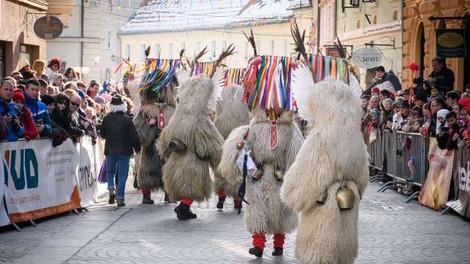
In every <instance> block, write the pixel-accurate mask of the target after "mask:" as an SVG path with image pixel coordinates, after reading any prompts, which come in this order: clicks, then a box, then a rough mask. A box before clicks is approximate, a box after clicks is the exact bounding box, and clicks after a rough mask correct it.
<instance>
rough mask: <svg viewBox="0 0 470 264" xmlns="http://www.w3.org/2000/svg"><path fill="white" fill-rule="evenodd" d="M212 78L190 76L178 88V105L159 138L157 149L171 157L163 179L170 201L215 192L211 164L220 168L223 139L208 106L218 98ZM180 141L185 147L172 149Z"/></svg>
mask: <svg viewBox="0 0 470 264" xmlns="http://www.w3.org/2000/svg"><path fill="white" fill-rule="evenodd" d="M214 89H215V87H214V83H213V80H211V79H209V78H206V77H199V76H198V77H191V78H190V79H189V80H188V81H185V82H184V83H182V84H181V86H180V87H179V88H178V101H179V102H178V104H177V105H176V111H175V113H174V115H173V117H172V118H171V120H170V122H169V123H168V126H167V127H166V128H165V129H164V130H163V132H162V133H161V135H160V137H159V138H158V140H157V144H156V146H157V150H158V152H159V153H161V154H162V155H164V156H168V159H167V160H166V162H165V165H163V182H165V191H166V192H167V193H168V195H169V198H170V201H172V202H175V201H178V200H180V199H181V198H189V199H192V200H195V201H197V202H200V201H203V200H207V199H209V198H210V197H211V195H212V179H211V177H210V174H209V167H211V168H212V169H213V170H214V169H216V168H217V166H218V164H219V161H220V156H221V154H222V145H223V138H222V135H220V133H219V131H218V130H217V128H216V127H215V126H214V124H213V123H212V121H211V120H210V118H209V115H208V112H209V109H208V106H209V105H214V108H215V101H216V98H213V92H214ZM172 140H178V141H180V142H181V143H183V144H184V145H185V146H186V150H185V151H182V152H175V151H174V152H170V150H169V144H170V142H171V141H172Z"/></svg>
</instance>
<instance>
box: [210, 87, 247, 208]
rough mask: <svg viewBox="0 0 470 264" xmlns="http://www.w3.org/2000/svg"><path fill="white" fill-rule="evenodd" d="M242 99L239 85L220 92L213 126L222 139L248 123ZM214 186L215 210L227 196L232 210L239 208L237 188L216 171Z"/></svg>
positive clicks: (241, 88) (241, 90) (222, 205)
mask: <svg viewBox="0 0 470 264" xmlns="http://www.w3.org/2000/svg"><path fill="white" fill-rule="evenodd" d="M242 97H243V87H242V86H240V85H236V84H231V85H229V86H228V87H226V88H224V89H223V90H222V94H221V100H219V101H218V102H217V108H216V111H217V117H216V119H215V121H214V125H215V127H217V129H218V130H219V132H220V134H222V136H223V138H224V139H226V138H227V137H228V135H229V134H230V132H232V130H234V129H235V128H237V127H240V126H244V125H248V124H249V123H250V116H249V113H248V107H247V106H246V104H245V103H243V102H242ZM214 186H215V191H216V192H217V196H218V197H219V201H218V203H217V208H219V209H222V208H223V207H224V202H225V199H226V197H227V196H229V197H232V198H233V203H234V208H239V207H240V206H241V201H240V199H239V197H238V188H239V186H236V185H229V184H228V183H227V181H226V180H225V179H224V178H223V177H222V176H221V175H220V173H218V171H217V170H216V171H214Z"/></svg>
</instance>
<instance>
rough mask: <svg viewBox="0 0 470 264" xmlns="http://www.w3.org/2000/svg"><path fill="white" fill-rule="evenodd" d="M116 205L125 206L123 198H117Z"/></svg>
mask: <svg viewBox="0 0 470 264" xmlns="http://www.w3.org/2000/svg"><path fill="white" fill-rule="evenodd" d="M117 206H120V207H121V206H126V204H125V203H124V199H117Z"/></svg>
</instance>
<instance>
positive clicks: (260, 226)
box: [219, 108, 304, 234]
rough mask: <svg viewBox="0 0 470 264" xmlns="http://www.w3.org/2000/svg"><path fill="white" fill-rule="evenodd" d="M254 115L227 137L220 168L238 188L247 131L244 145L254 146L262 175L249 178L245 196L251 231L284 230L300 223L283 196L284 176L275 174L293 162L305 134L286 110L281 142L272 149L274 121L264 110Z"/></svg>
mask: <svg viewBox="0 0 470 264" xmlns="http://www.w3.org/2000/svg"><path fill="white" fill-rule="evenodd" d="M251 113H252V119H251V122H250V124H249V125H248V126H242V127H239V128H236V129H235V130H234V131H233V132H232V133H230V135H229V137H228V138H227V140H226V141H225V144H224V149H223V154H222V160H221V163H220V166H219V171H220V173H221V174H222V175H223V177H224V178H225V179H226V180H227V182H228V184H229V185H231V186H232V187H231V188H238V187H239V186H240V184H241V183H242V180H243V177H242V174H241V172H240V169H239V168H238V166H237V160H238V159H239V157H240V156H241V155H244V151H243V149H242V150H240V149H238V148H237V143H238V142H240V141H241V140H242V139H243V138H244V135H245V134H246V132H247V131H248V135H247V136H246V138H245V146H247V147H248V148H250V149H251V157H252V159H253V161H254V162H255V163H256V165H257V168H258V169H262V170H263V176H262V177H261V178H260V179H259V180H257V181H254V180H252V179H249V178H247V180H246V195H245V199H246V201H247V202H248V203H249V204H248V205H247V206H246V207H245V210H246V211H245V214H244V218H245V224H246V227H247V229H248V231H249V232H250V233H252V234H259V233H266V234H285V233H289V232H292V231H293V230H294V229H295V228H296V227H297V215H296V214H295V213H294V212H293V211H292V210H291V209H290V208H288V207H286V206H285V205H284V203H283V202H282V201H281V197H280V188H281V186H282V184H283V182H282V179H278V178H276V177H275V171H276V170H278V171H281V172H285V171H287V170H288V169H289V167H290V166H291V164H292V163H293V162H294V159H295V156H296V155H297V152H298V151H299V150H300V147H301V145H302V142H303V140H304V138H303V137H302V134H301V133H300V130H299V129H298V127H297V126H296V125H295V124H294V122H293V120H292V118H291V116H290V115H288V114H287V113H283V114H282V115H281V116H280V118H279V121H278V123H277V133H278V145H277V147H276V148H275V149H274V150H271V149H270V138H271V137H270V133H271V132H270V131H271V122H269V121H268V116H267V115H266V112H265V110H263V109H260V108H255V109H253V110H252V112H251Z"/></svg>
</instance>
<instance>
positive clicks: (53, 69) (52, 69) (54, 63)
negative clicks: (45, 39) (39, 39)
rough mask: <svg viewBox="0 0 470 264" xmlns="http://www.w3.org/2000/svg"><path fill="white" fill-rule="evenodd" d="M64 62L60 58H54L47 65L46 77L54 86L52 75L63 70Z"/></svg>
mask: <svg viewBox="0 0 470 264" xmlns="http://www.w3.org/2000/svg"><path fill="white" fill-rule="evenodd" d="M61 64H62V61H61V60H60V59H59V58H53V59H52V60H51V61H50V62H49V64H48V65H47V69H46V75H47V77H48V78H49V80H50V83H51V84H52V75H53V74H54V73H59V71H60V68H61Z"/></svg>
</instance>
